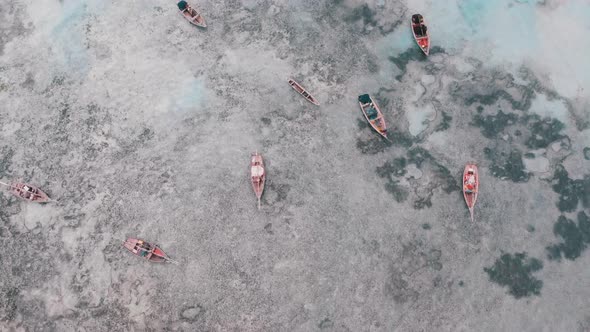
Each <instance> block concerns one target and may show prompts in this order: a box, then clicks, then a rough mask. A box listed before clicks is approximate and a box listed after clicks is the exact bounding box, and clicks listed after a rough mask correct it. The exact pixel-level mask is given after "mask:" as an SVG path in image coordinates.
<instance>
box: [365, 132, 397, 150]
mask: <svg viewBox="0 0 590 332" xmlns="http://www.w3.org/2000/svg"><path fill="white" fill-rule="evenodd" d="M375 134H376V135H378V134H377V133H375ZM391 145H392V143H391V141H388V140H386V139H384V138H381V137H380V136H379V137H373V138H371V139H369V140H367V141H363V140H361V139H360V138H359V139H357V141H356V147H357V148H358V149H359V150H361V153H363V154H377V153H380V152H383V151H385V149H387V148H388V147H390V146H391Z"/></svg>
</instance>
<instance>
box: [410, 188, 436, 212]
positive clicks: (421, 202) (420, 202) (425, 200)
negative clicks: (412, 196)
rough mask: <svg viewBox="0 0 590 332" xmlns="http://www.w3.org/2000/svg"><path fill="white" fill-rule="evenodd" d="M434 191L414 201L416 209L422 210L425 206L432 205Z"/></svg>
mask: <svg viewBox="0 0 590 332" xmlns="http://www.w3.org/2000/svg"><path fill="white" fill-rule="evenodd" d="M431 198H432V192H431V193H430V195H428V196H427V197H420V198H418V199H417V200H415V201H414V209H415V210H422V209H423V208H425V207H432V200H431Z"/></svg>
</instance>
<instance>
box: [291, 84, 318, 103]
mask: <svg viewBox="0 0 590 332" xmlns="http://www.w3.org/2000/svg"><path fill="white" fill-rule="evenodd" d="M289 85H290V86H291V87H292V88H293V89H294V90H295V91H297V92H298V93H299V94H300V95H302V96H303V98H305V99H307V101H309V102H310V103H312V104H314V105H317V106H320V103H319V102H318V100H317V99H315V97H314V96H312V95H310V94H309V92H307V90H305V89H304V88H303V87H302V86H301V84H299V83H297V82H295V80H293V79H289Z"/></svg>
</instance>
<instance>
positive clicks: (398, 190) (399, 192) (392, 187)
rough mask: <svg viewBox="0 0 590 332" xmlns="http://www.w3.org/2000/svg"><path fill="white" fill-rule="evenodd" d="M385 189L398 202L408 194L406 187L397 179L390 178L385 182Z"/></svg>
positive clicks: (402, 200)
mask: <svg viewBox="0 0 590 332" xmlns="http://www.w3.org/2000/svg"><path fill="white" fill-rule="evenodd" d="M385 190H387V192H388V193H390V194H391V195H392V196H393V198H394V199H395V200H396V202H398V203H401V202H405V201H406V199H408V195H409V194H410V192H409V191H408V190H407V189H406V188H404V187H402V186H400V185H399V181H398V180H394V179H391V178H390V179H389V180H388V181H387V183H385Z"/></svg>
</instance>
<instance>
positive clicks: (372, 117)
mask: <svg viewBox="0 0 590 332" xmlns="http://www.w3.org/2000/svg"><path fill="white" fill-rule="evenodd" d="M359 105H360V106H361V111H363V114H364V115H365V119H367V121H369V124H370V125H371V127H373V129H375V131H376V132H378V133H379V134H380V135H381V136H383V137H385V138H386V139H388V138H387V125H385V118H384V117H383V113H382V112H381V110H380V109H379V106H377V104H376V103H375V102H374V101H373V99H372V98H371V96H369V95H368V94H364V95H360V96H359Z"/></svg>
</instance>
